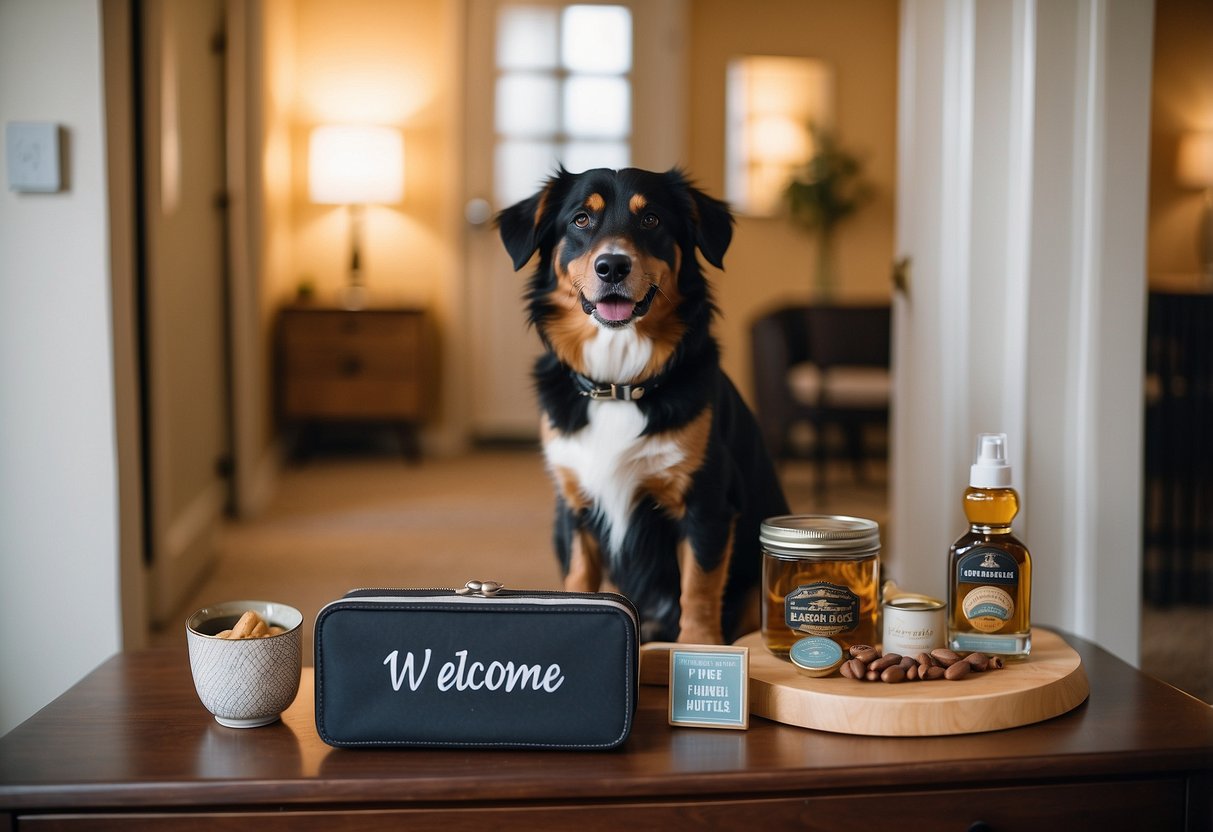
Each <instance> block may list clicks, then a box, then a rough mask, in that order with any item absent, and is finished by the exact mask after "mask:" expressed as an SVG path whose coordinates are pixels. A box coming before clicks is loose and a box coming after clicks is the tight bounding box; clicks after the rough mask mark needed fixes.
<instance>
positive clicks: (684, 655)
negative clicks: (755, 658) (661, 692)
mask: <svg viewBox="0 0 1213 832" xmlns="http://www.w3.org/2000/svg"><path fill="white" fill-rule="evenodd" d="M670 724H671V725H690V726H696V727H699V728H740V729H745V728H749V727H750V648H748V647H682V646H679V647H671V648H670Z"/></svg>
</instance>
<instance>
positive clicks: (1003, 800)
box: [0, 636, 1213, 832]
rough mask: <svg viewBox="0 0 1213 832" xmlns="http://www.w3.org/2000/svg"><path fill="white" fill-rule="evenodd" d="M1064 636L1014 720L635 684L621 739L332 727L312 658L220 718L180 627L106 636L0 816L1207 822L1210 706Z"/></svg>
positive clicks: (123, 823) (22, 750) (593, 826)
mask: <svg viewBox="0 0 1213 832" xmlns="http://www.w3.org/2000/svg"><path fill="white" fill-rule="evenodd" d="M1066 640H1067V641H1068V642H1069V643H1070V644H1071V645H1072V646H1073V647H1074V649H1075V650H1077V651H1078V653H1079V654H1080V655H1081V657H1082V663H1083V665H1084V667H1085V668H1086V672H1087V675H1088V677H1089V679H1090V683H1091V694H1090V698H1089V699H1088V700H1087V702H1085V703H1084V704H1082V705H1080V706H1079V707H1077V708H1075V709H1074V710H1072V711H1070V712H1069V713H1067V714H1065V715H1063V716H1059V717H1056V718H1054V719H1051V720H1048V721H1046V722H1041V723H1037V724H1034V725H1027V726H1024V727H1021V728H1014V729H1010V730H1004V731H992V732H989V733H984V734H966V735H960V736H941V737H922V738H915V737H864V736H849V735H844V734H832V733H825V732H822V731H811V730H807V729H804V728H794V727H791V726H787V725H781V724H778V723H775V722H770V721H768V720H765V719H761V718H758V717H755V718H753V719H752V720H751V721H750V728H749V730H747V731H718V730H710V729H697V728H672V727H670V726H669V724H668V723H667V701H668V700H667V691H666V689H665V688H664V687H655V686H652V685H642V686H641V690H640V700H639V707H638V709H637V712H636V720H635V724H634V727H633V729H632V733H631V736H630V737H629V738H628V740H627V742H626V743H625V744H624V745H623V746H622V747H621V748H620V749H618V750H617V751H609V752H559V751H553V752H543V751H457V750H407V751H406V750H371V749H366V750H362V749H360V750H348V749H336V748H330V747H328V746H327V745H325V744H324V743H323V742H321V740H320V738H319V737H318V736H317V734H316V723H315V716H314V713H315V712H314V700H313V675H312V670H311V668H304V671H303V683H302V685H301V687H300V690H299V696H298V698H297V699H296V700H295V702H294V704H293V705H291V707H290V708H288V709H287V711H286V712H285V713H284V714H283V717H282V721H281V722H278V723H275V724H273V725H270V726H267V727H264V728H251V729H247V730H237V729H231V728H223V727H222V726H220V725H218V724H217V723H216V722H215V720H214V719H212V718H211V715H210V714H209V713H207V712H206V711H205V710H204V709H203V707H202V705H201V704H200V703H199V702H198V697H197V695H196V694H195V692H194V686H193V682H192V680H191V678H190V669H189V660H188V657H187V655H186V646H185V638H184V636H183V637H182V639H181V642H182V643H181V645H180V646H179V647H175V648H161V649H158V650H151V651H145V652H136V653H124V654H120V655H118V656H115V657H114V658H112V659H110V660H109V661H107V662H105V663H104V664H102V665H101V666H100V667H98V668H97V669H96V670H95V671H93V672H92V673H90V674H89V675H88V676H87V677H85V678H84V680H82V681H81V682H80V683H79V684H77V685H76V686H75V687H73V688H72V689H71V690H69V691H68V692H67V693H65V694H64V695H63V696H61V697H60V698H59V699H57V700H55V701H54V702H52V703H51V704H50V705H48V706H47V707H46V708H44V709H43V710H41V711H40V712H38V713H37V714H35V715H34V716H33V717H31V718H30V719H29V720H27V721H26V722H25V723H24V724H22V725H20V726H18V727H17V728H16V729H14V730H13V731H12V732H11V733H9V734H7V735H6V736H4V737H0V830H5V832H7V831H8V830H10V829H13V830H27V829H30V830H38V829H41V830H46V829H114V830H118V829H121V830H124V832H125V831H126V830H142V829H164V828H168V829H173V830H199V832H215V830H228V829H230V830H236V829H258V830H264V831H265V832H270V830H284V832H285V830H290V832H296V831H297V830H311V829H315V830H324V832H333V830H366V829H380V828H388V829H403V828H408V829H415V830H440V831H441V832H457V830H486V829H491V830H514V829H517V830H527V831H528V832H533V830H536V829H576V830H579V832H593V831H594V830H602V831H603V832H614V830H619V829H628V830H646V829H656V830H671V832H672V831H673V830H684V829H687V830H725V829H747V830H749V829H753V830H781V831H782V830H791V829H813V830H822V832H824V831H825V830H841V829H858V830H865V831H866V830H886V829H887V830H897V832H937V830H960V832H963V831H964V830H987V832H988V831H989V830H996V831H999V832H1006V830H1024V832H1048V831H1049V830H1076V829H1098V830H1101V832H1107V831H1108V830H1132V831H1133V832H1140V830H1150V832H1157V831H1158V830H1188V832H1209V830H1211V829H1213V708H1210V707H1209V706H1208V705H1206V704H1204V703H1202V702H1199V701H1197V700H1196V699H1193V698H1192V697H1190V696H1187V695H1185V694H1183V693H1180V692H1179V691H1177V690H1175V689H1174V688H1171V687H1168V686H1167V685H1165V684H1163V683H1162V682H1159V681H1157V680H1156V679H1152V678H1150V677H1148V676H1146V675H1145V674H1143V673H1140V672H1138V671H1137V670H1134V669H1133V668H1132V667H1130V666H1129V665H1127V664H1125V663H1124V662H1122V661H1121V660H1120V659H1118V658H1116V657H1115V656H1113V655H1111V654H1109V653H1107V652H1106V651H1104V650H1102V649H1100V648H1098V647H1096V646H1095V645H1093V644H1091V643H1090V642H1086V641H1083V640H1082V639H1078V638H1073V637H1070V636H1066ZM933 684H944V683H942V682H940V683H933ZM948 684H950V683H948ZM957 684H963V682H961V683H957Z"/></svg>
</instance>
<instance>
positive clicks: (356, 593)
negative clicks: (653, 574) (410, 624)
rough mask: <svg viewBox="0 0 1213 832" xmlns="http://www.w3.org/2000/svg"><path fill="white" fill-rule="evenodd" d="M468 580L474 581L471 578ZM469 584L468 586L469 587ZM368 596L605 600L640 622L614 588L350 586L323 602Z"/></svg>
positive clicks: (626, 601)
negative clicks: (482, 591) (480, 590)
mask: <svg viewBox="0 0 1213 832" xmlns="http://www.w3.org/2000/svg"><path fill="white" fill-rule="evenodd" d="M468 583H469V584H471V583H475V582H472V581H469V582H468ZM469 588H470V587H469ZM359 598H362V599H370V598H385V599H387V598H481V599H485V600H489V599H498V600H505V599H517V600H526V599H528V598H534V599H537V600H538V599H548V598H566V599H568V600H570V601H606V602H608V603H613V604H619V605H620V606H621V607H623V608H624V609H625V610H626V611H627V612H628V614H629V615H630V616H631V618H632V620H633V621H635V622H637V624H639V621H640V613H639V612H638V611H637V609H636V606H635V605H634V604H633V603H632V602H631V600H630V599H628V598H627V596H624V595H620V594H619V593H617V592H564V591H561V590H555V589H504V588H502V589H498V590H495V591H494V592H493V593H492V594H491V595H476V594H471V593H467V592H460V591H458V590H454V589H451V588H449V587H428V588H413V587H410V588H407V589H404V588H400V587H359V588H358V589H351V590H350V591H349V592H347V593H345V595H344V596H342V597H341V598H340V599H339V600H338V601H333V602H330V604H326V605H325V606H326V607H327V606H331V605H332V604H336V603H339V602H340V601H347V600H351V601H352V600H357V599H359Z"/></svg>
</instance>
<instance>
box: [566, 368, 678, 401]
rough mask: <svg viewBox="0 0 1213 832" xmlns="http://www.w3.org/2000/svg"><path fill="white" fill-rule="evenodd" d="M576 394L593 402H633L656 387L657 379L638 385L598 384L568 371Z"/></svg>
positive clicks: (574, 371) (577, 373)
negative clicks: (575, 387)
mask: <svg viewBox="0 0 1213 832" xmlns="http://www.w3.org/2000/svg"><path fill="white" fill-rule="evenodd" d="M569 374H570V375H571V376H572V377H573V382H574V383H575V384H576V385H577V392H578V393H580V394H581V395H582V396H586V397H588V398H590V399H593V400H594V401H616V402H634V401H636V400H638V399H640V398H642V397H644V396H646V395H648V394H649V393H651V392H652V391H653V390H655V389H656V388H657V387H658V380H657V378H650V379H647V380H645V381H642V382H640V383H638V384H612V383H606V384H600V383H599V382H596V381H594V380H592V379H589V378H586V377H585V376H583V375H582V374H581V373H579V372H577V371H576V370H570V371H569Z"/></svg>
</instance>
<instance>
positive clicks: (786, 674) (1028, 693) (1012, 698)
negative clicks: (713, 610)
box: [737, 627, 1090, 737]
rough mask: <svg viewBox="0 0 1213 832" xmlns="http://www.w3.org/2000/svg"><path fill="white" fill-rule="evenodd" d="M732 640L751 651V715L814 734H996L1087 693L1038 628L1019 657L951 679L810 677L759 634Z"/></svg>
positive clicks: (1051, 713)
mask: <svg viewBox="0 0 1213 832" xmlns="http://www.w3.org/2000/svg"><path fill="white" fill-rule="evenodd" d="M737 645H738V646H742V647H749V648H750V713H752V714H754V715H756V716H762V717H766V718H767V719H773V720H776V721H777V722H783V723H785V724H787V725H799V726H801V727H803V728H815V729H817V730H819V731H833V732H836V733H842V734H865V735H870V736H882V737H929V736H939V735H943V734H973V733H978V732H981V731H997V730H1000V729H1003V728H1015V727H1017V726H1020V725H1029V724H1031V723H1033V722H1040V721H1042V720H1045V719H1050V718H1052V717H1055V716H1059V715H1060V714H1064V713H1066V712H1067V711H1069V710H1071V709H1072V708H1075V707H1077V706H1078V705H1080V704H1082V702H1084V701H1085V700H1086V698H1087V695H1088V694H1089V693H1090V686H1089V685H1088V684H1087V674H1086V673H1085V672H1084V671H1083V668H1082V660H1081V659H1080V658H1079V656H1078V654H1077V653H1076V652H1074V650H1073V648H1071V647H1070V645H1068V644H1066V643H1065V641H1064V640H1062V638H1061V636H1059V635H1057V634H1056V633H1054V632H1051V631H1049V630H1043V629H1040V628H1039V627H1034V628H1032V655H1031V656H1029V657H1028V658H1027V659H1026V660H1024V661H1020V662H1008V664H1007V666H1006V667H1005V668H1003V669H1002V670H996V671H990V672H986V673H975V674H970V675H969V676H968V677H966V678H965V679H962V680H960V681H958V682H949V681H946V680H944V679H939V680H937V681H934V682H903V683H901V684H899V685H889V684H885V683H883V682H856V681H854V680H852V679H845V678H843V677H842V676H839V675H834V676H829V677H826V678H821V679H819V678H812V677H809V676H805V675H804V674H802V673H800V672H799V671H797V670H796V667H795V666H794V665H793V664H792V663H791V662H787V661H784V660H782V659H778V658H776V657H775V656H773V655H771V654H770V653H769V652H767V649H766V648H765V647H764V646H763V644H762V636H761V635H760V634H759V633H751V634H750V635H748V636H745V637H744V638H742V639H741V640H739V641H738V642H737Z"/></svg>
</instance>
